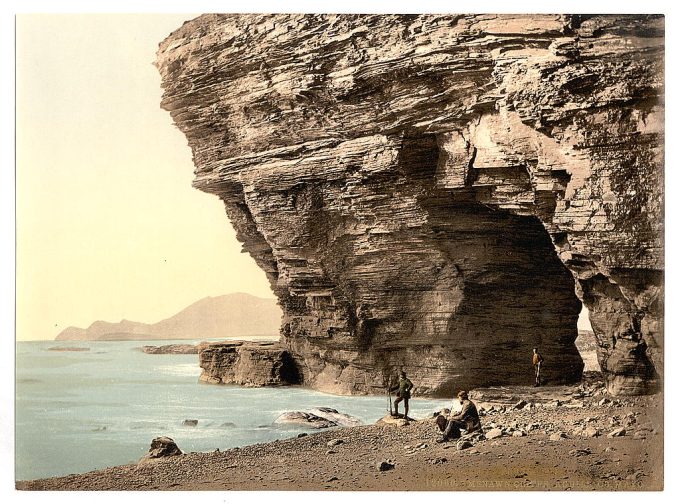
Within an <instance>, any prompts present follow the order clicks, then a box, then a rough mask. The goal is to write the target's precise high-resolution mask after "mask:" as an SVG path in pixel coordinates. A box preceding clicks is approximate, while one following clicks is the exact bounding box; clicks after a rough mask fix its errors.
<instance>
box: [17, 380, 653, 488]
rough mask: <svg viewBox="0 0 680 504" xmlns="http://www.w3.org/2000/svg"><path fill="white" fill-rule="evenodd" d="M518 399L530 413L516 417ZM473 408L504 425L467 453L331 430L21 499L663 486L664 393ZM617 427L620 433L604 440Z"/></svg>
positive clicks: (429, 437)
mask: <svg viewBox="0 0 680 504" xmlns="http://www.w3.org/2000/svg"><path fill="white" fill-rule="evenodd" d="M519 399H523V400H525V401H526V402H528V403H529V404H528V405H527V406H524V407H523V408H522V409H519V410H517V409H513V407H512V405H514V404H515V403H516V402H517V401H518V400H519ZM603 399H604V401H603ZM473 400H474V401H475V403H476V404H477V405H478V406H479V407H483V408H485V409H486V410H487V413H486V414H485V415H484V416H483V417H482V422H483V425H484V431H485V432H486V433H487V434H490V432H491V430H492V429H494V428H501V430H502V431H503V435H502V436H501V437H499V438H496V439H482V440H475V441H474V442H473V444H474V445H473V446H472V447H471V448H467V449H463V450H459V449H457V444H456V442H448V443H445V444H438V443H436V442H435V440H436V439H437V437H438V431H437V428H436V425H435V423H434V420H433V418H428V419H422V420H419V421H414V422H411V423H410V424H408V425H403V426H400V425H394V424H389V425H367V426H361V427H351V428H343V429H333V430H327V431H323V432H319V433H314V434H310V435H308V436H305V437H301V438H293V439H289V440H283V441H275V442H271V443H265V444H258V445H251V446H246V447H241V448H234V449H230V450H227V451H223V452H211V453H190V454H185V455H181V456H176V457H169V458H166V459H159V460H156V461H153V462H151V463H145V464H139V465H126V466H118V467H113V468H108V469H105V470H101V471H94V472H90V473H86V474H80V475H70V476H66V477H59V478H49V479H41V480H33V481H19V482H17V485H16V486H17V489H19V490H661V489H662V488H663V431H662V425H661V419H662V418H663V411H662V396H661V395H660V394H657V395H655V396H648V397H637V398H625V399H622V398H619V399H616V398H611V397H608V396H606V394H604V391H603V389H602V388H601V383H598V382H596V381H593V380H592V379H591V381H590V383H585V384H583V385H581V386H580V387H576V386H572V387H565V386H561V387H539V388H533V387H511V388H510V387H508V388H504V387H498V388H490V389H483V390H479V391H475V392H474V394H473ZM601 402H602V404H601ZM621 428H623V429H624V431H625V433H624V435H622V436H618V437H608V434H609V433H611V432H612V431H615V430H616V429H621ZM561 436H564V437H561ZM591 436H592V437H591ZM551 437H552V440H551ZM336 440H339V441H336ZM335 443H338V444H335ZM180 448H181V447H180ZM388 460H389V461H390V462H392V463H393V464H394V468H393V469H390V470H386V471H381V470H379V469H378V467H377V465H378V464H379V463H380V462H381V461H388Z"/></svg>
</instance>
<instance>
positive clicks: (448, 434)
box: [437, 390, 482, 443]
mask: <svg viewBox="0 0 680 504" xmlns="http://www.w3.org/2000/svg"><path fill="white" fill-rule="evenodd" d="M458 400H459V401H460V404H461V405H462V407H463V408H462V409H461V411H460V413H458V414H457V415H450V416H449V419H448V421H447V419H446V417H444V416H442V415H439V416H438V417H437V426H438V427H439V430H440V431H442V433H443V434H442V437H441V438H440V439H437V443H444V442H446V441H448V440H450V439H457V438H459V437H460V429H465V430H466V431H467V433H468V434H469V433H470V432H474V431H476V430H481V429H482V424H481V422H480V421H479V413H477V406H475V403H473V402H472V401H471V400H470V399H468V394H467V392H466V391H465V390H461V391H460V392H458Z"/></svg>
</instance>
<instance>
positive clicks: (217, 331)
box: [55, 292, 281, 341]
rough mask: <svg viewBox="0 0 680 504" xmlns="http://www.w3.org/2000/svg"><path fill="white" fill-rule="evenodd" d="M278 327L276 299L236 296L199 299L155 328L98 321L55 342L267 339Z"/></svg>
mask: <svg viewBox="0 0 680 504" xmlns="http://www.w3.org/2000/svg"><path fill="white" fill-rule="evenodd" d="M280 323H281V308H279V306H278V305H277V303H276V299H273V298H272V299H267V298H260V297H256V296H252V295H250V294H245V293H240V292H238V293H233V294H226V295H224V296H216V297H206V298H203V299H201V300H200V301H197V302H195V303H194V304H192V305H190V306H188V307H187V308H185V309H183V310H182V311H180V312H179V313H177V314H176V315H173V316H172V317H170V318H167V319H164V320H161V321H160V322H156V323H155V324H146V323H143V322H133V321H131V320H121V321H120V322H104V321H102V320H98V321H96V322H93V323H92V324H91V325H90V326H89V327H88V328H87V329H82V328H80V327H73V326H71V327H67V328H66V329H64V330H63V331H62V332H60V333H59V334H58V335H57V337H56V338H55V340H87V341H120V340H155V339H212V338H227V337H234V336H236V337H241V336H257V335H270V336H271V335H274V334H278V332H279V325H280Z"/></svg>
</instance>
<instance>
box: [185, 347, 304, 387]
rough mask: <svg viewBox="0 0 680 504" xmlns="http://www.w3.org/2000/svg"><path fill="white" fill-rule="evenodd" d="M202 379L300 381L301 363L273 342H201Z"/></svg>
mask: <svg viewBox="0 0 680 504" xmlns="http://www.w3.org/2000/svg"><path fill="white" fill-rule="evenodd" d="M198 360H199V366H200V367H201V369H203V371H202V372H201V376H200V378H199V379H200V381H202V382H206V383H214V384H236V385H244V386H247V387H264V386H273V385H297V384H299V383H300V381H301V377H300V372H299V370H298V366H297V364H296V363H295V361H294V360H293V358H292V356H291V355H290V352H288V350H287V349H286V348H285V347H283V346H282V345H280V344H278V343H274V342H254V341H226V342H223V343H201V344H199V345H198Z"/></svg>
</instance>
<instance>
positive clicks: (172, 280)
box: [16, 14, 273, 340]
mask: <svg viewBox="0 0 680 504" xmlns="http://www.w3.org/2000/svg"><path fill="white" fill-rule="evenodd" d="M192 17H194V16H193V15H177V14H159V15H20V16H18V17H17V20H16V33H17V41H16V50H17V53H16V55H17V64H16V118H17V124H16V132H17V145H16V148H17V150H16V153H17V158H16V159H17V167H16V184H17V193H16V196H17V199H16V203H17V300H16V306H17V339H19V340H32V339H52V338H54V337H55V336H56V335H57V333H59V332H60V331H61V330H62V329H64V328H65V327H67V326H69V325H75V326H80V327H87V326H88V325H89V324H90V323H92V322H93V321H95V320H108V321H118V320H120V319H122V318H127V319H130V320H136V321H141V322H155V321H157V320H160V319H162V318H164V317H168V316H170V315H173V314H174V313H175V312H177V311H179V310H180V309H182V308H184V307H186V306H187V305H189V304H190V303H192V302H194V301H197V300H198V299H200V298H202V297H205V296H208V295H210V296H215V295H221V294H226V293H229V292H236V291H240V292H248V293H251V294H254V295H257V296H263V297H273V295H272V293H271V290H270V289H269V285H268V283H267V281H266V279H265V276H264V273H263V272H262V271H261V270H260V269H259V268H258V267H257V266H256V265H255V263H254V261H253V260H252V259H251V258H250V257H249V256H248V255H247V254H242V253H240V250H241V247H240V244H239V243H238V242H237V240H236V238H235V233H234V231H233V229H232V227H231V224H230V223H229V221H228V219H227V217H226V215H225V213H224V208H223V206H222V203H221V202H220V201H219V200H218V199H217V198H216V197H214V196H212V195H208V194H204V193H201V192H200V191H197V190H196V189H193V188H192V187H191V181H192V179H193V165H192V162H191V152H190V149H189V147H188V146H187V142H186V139H185V137H184V136H183V135H182V134H181V133H180V132H179V130H177V129H176V128H175V127H174V126H173V125H172V121H171V118H170V115H169V114H168V113H167V112H165V111H163V110H161V109H160V105H159V104H160V99H161V88H160V77H159V75H158V72H157V71H156V69H155V67H154V66H153V61H154V60H155V53H156V49H157V46H158V43H159V42H160V41H161V40H162V39H164V38H165V37H166V36H167V35H168V34H169V33H170V32H171V31H173V30H174V29H176V28H178V27H179V26H181V24H182V22H183V21H185V20H187V19H190V18H192Z"/></svg>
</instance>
